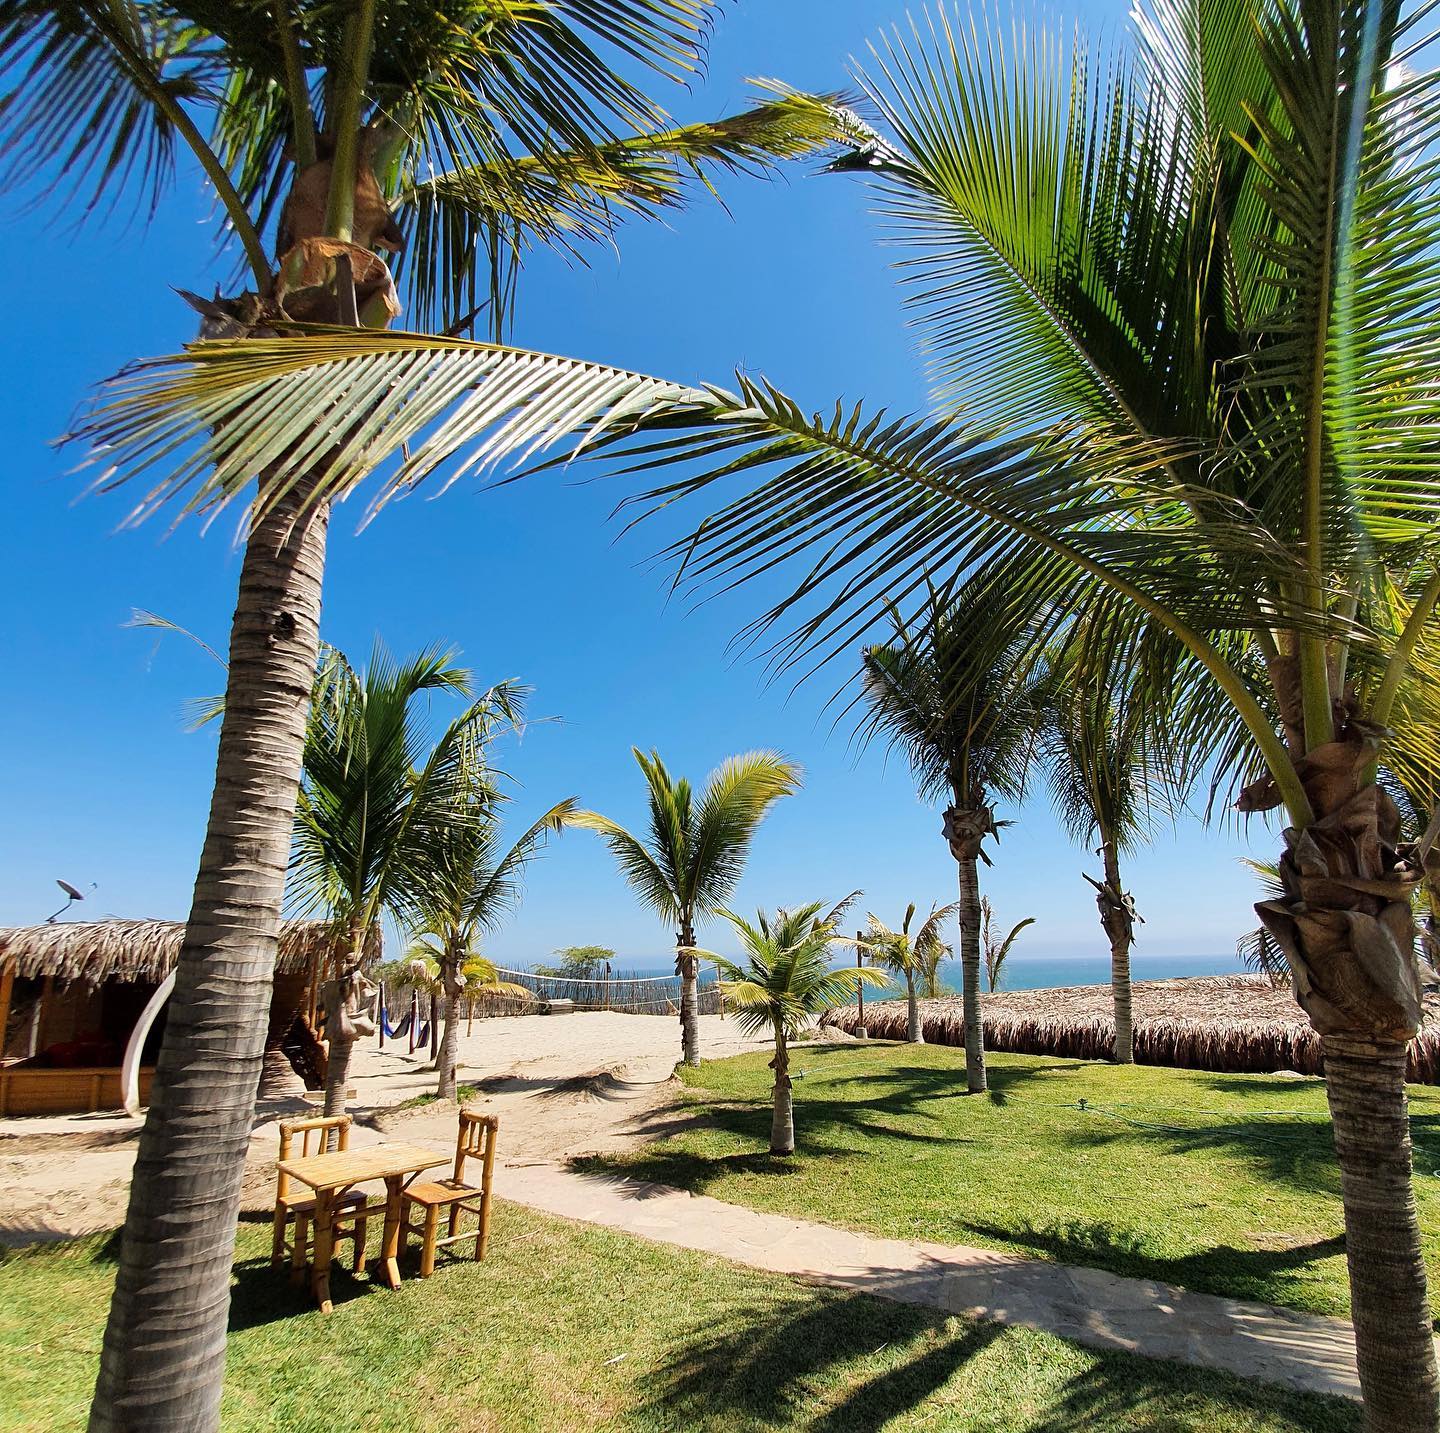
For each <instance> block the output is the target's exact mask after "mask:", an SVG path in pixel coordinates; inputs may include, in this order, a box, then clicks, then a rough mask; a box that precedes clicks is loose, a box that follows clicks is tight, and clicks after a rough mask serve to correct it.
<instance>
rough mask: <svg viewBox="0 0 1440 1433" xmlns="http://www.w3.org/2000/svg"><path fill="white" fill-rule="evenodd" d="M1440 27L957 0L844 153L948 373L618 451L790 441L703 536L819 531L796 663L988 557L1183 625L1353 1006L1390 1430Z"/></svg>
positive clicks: (1152, 671)
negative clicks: (873, 201)
mask: <svg viewBox="0 0 1440 1433" xmlns="http://www.w3.org/2000/svg"><path fill="white" fill-rule="evenodd" d="M1436 38H1437V35H1436V33H1435V30H1434V19H1433V12H1431V11H1429V10H1428V9H1427V8H1426V7H1423V6H1419V5H1401V4H1396V5H1385V4H1382V3H1380V0H1147V3H1146V4H1145V5H1144V7H1143V8H1142V9H1141V11H1140V12H1139V16H1138V19H1137V22H1136V26H1135V32H1134V34H1133V36H1132V37H1131V43H1130V44H1129V45H1128V47H1127V48H1126V49H1125V50H1124V51H1123V52H1121V53H1119V54H1115V55H1108V56H1107V55H1102V56H1100V57H1098V59H1097V57H1096V56H1094V55H1093V54H1091V53H1089V47H1088V46H1087V45H1086V43H1085V41H1084V40H1083V38H1082V37H1076V38H1074V39H1073V40H1072V39H1071V38H1069V37H1068V34H1067V33H1062V32H1060V31H1059V30H1058V29H1055V28H1052V27H1050V26H1047V25H1046V24H1043V23H1041V24H1038V25H1027V26H1025V27H1024V28H1023V29H1017V30H1012V29H1010V28H1009V27H1008V26H1005V27H1002V26H1001V24H1000V23H999V22H994V23H991V24H986V23H984V22H976V23H974V24H972V23H971V21H970V20H969V19H968V18H966V19H965V20H964V21H963V22H962V23H952V21H951V19H950V17H949V14H948V13H947V12H945V11H940V12H938V13H936V14H934V15H933V16H932V18H931V23H930V25H929V27H928V29H927V28H922V27H920V26H918V25H917V26H915V27H914V28H913V29H912V31H911V33H910V34H909V35H908V36H905V35H901V34H899V33H897V34H895V35H893V36H890V37H887V38H886V39H885V40H883V41H882V42H881V43H880V44H879V45H878V46H877V49H876V54H877V57H878V59H877V65H878V70H877V74H876V77H875V78H874V79H873V80H869V79H866V78H865V77H863V76H862V82H863V83H864V84H865V86H866V88H867V90H868V92H869V96H870V98H871V99H872V101H873V102H874V105H875V107H876V109H877V110H878V112H879V114H880V122H881V124H882V126H883V129H884V132H883V133H880V132H878V131H877V132H876V133H875V134H873V135H872V137H871V138H870V139H869V140H868V141H867V142H866V143H865V144H864V145H863V146H862V147H861V148H860V149H859V150H857V153H856V154H855V155H854V156H853V157H851V158H850V159H848V160H846V161H843V162H842V163H841V164H840V166H839V167H841V168H845V169H850V170H855V171H859V172H863V173H865V174H867V175H871V176H874V177H875V179H876V181H877V183H878V185H879V192H880V201H879V202H880V204H881V206H882V209H883V211H884V212H885V214H886V215H887V216H888V218H889V220H891V221H892V222H893V224H894V226H895V227H896V229H897V230H898V232H899V236H900V238H901V239H902V241H905V242H908V243H910V244H911V245H912V246H913V249H914V257H913V262H911V263H909V264H908V265H907V266H906V276H907V281H908V284H909V288H910V294H911V299H912V311H913V312H914V314H915V315H916V317H917V320H918V321H919V322H920V323H921V324H922V325H923V326H924V328H925V330H926V346H927V350H928V351H929V353H930V354H931V356H932V374H933V379H934V388H935V404H936V411H935V412H934V413H933V414H932V415H930V416H922V417H914V418H906V417H898V416H895V415H893V414H887V413H885V412H883V410H882V411H879V412H876V411H872V410H870V409H868V408H867V407H866V406H865V405H863V404H859V405H853V406H837V407H836V408H835V409H834V410H826V409H823V408H822V409H821V410H820V413H819V414H818V415H814V410H813V409H811V408H809V407H808V406H807V407H806V408H802V407H800V405H798V404H797V403H795V402H794V401H793V400H791V399H789V398H787V397H786V396H785V395H784V394H783V393H781V392H779V391H778V390H776V389H774V388H773V387H770V386H769V385H766V384H764V383H761V382H758V381H746V382H744V383H743V384H742V385H741V388H740V390H739V392H738V393H736V394H726V393H723V392H721V391H720V390H716V389H712V390H709V392H708V395H707V398H706V400H705V401H703V402H695V401H693V400H687V401H686V402H685V403H683V404H681V405H679V406H678V407H677V408H675V409H673V410H672V411H671V412H670V413H669V414H667V415H664V421H665V428H664V431H663V432H662V433H661V434H660V436H658V437H654V438H652V437H650V436H648V434H645V433H642V434H640V435H639V436H630V437H629V438H628V440H627V441H628V444H629V446H628V447H626V448H624V449H623V450H621V449H617V448H616V446H615V445H614V444H612V445H611V446H610V447H609V449H608V451H609V453H610V454H611V456H612V458H615V459H617V461H619V462H621V463H623V464H624V465H626V466H629V467H632V468H634V467H638V465H640V464H645V463H651V464H653V463H654V462H655V461H656V460H657V458H658V459H660V460H663V461H666V462H680V463H690V462H692V461H695V460H698V464H697V466H695V467H694V468H692V469H690V470H689V472H688V473H687V476H685V477H684V478H683V479H681V480H680V481H678V482H675V483H671V484H668V485H667V486H666V488H665V489H664V490H663V493H657V494H654V495H652V498H651V501H663V502H665V503H666V504H673V503H674V502H675V501H676V500H677V499H678V498H680V497H682V496H684V495H685V494H686V493H690V492H695V491H698V490H700V489H702V488H704V487H706V486H707V485H708V484H710V483H711V482H715V481H718V480H721V479H722V478H723V480H724V481H726V482H727V483H732V482H734V481H735V480H736V479H737V478H738V477H740V476H742V475H744V474H746V473H747V472H757V471H758V472H760V473H761V474H762V476H761V478H760V479H759V484H758V486H756V487H755V488H754V489H753V490H752V491H749V492H742V493H740V494H739V495H737V496H734V497H732V498H731V499H730V500H729V502H728V503H727V504H726V505H725V506H724V507H722V508H721V509H720V510H719V511H718V512H716V513H715V514H714V515H713V516H711V517H709V518H707V519H706V520H705V522H704V523H703V524H701V526H700V527H699V528H698V529H697V531H696V532H695V533H694V534H693V535H692V536H690V537H688V538H685V539H682V540H681V541H680V542H679V543H678V544H677V549H676V550H677V551H678V552H679V553H681V554H683V556H684V559H685V563H686V570H687V571H688V572H689V573H691V574H694V575H695V576H696V577H699V578H702V579H711V580H714V581H717V582H723V583H726V584H731V583H733V582H735V581H737V580H741V579H742V578H743V577H744V575H745V574H747V573H751V572H758V571H760V570H761V569H763V570H764V571H765V572H767V573H772V572H773V571H774V569H775V567H776V565H777V564H779V563H783V562H784V561H785V560H786V559H787V558H788V557H789V556H791V555H792V554H800V553H805V554H806V557H805V561H804V564H803V571H804V579H803V581H802V582H801V583H800V584H798V585H797V586H796V588H795V589H794V591H793V592H792V593H791V594H790V595H789V596H788V599H787V598H786V597H783V596H782V598H781V600H779V601H778V602H775V603H773V604H772V605H771V608H770V612H769V615H768V617H767V618H766V619H765V620H766V621H767V622H776V621H779V620H781V618H782V617H783V616H784V614H786V613H787V612H792V611H794V609H795V606H796V604H797V603H802V602H803V603H818V604H820V605H821V608H822V611H821V614H820V615H816V616H812V617H810V618H808V619H806V620H805V621H804V623H803V624H802V625H801V626H800V627H799V629H798V630H797V632H796V634H795V636H794V637H793V639H792V643H791V647H790V650H789V653H788V655H789V657H791V658H793V659H795V660H799V659H800V658H801V657H802V656H803V657H805V658H806V659H807V660H811V661H813V660H815V659H816V657H817V653H816V648H817V646H822V645H823V646H825V647H828V648H829V649H830V650H831V651H832V652H834V651H839V650H842V649H843V645H844V643H845V642H847V641H849V640H851V637H850V634H851V633H853V632H854V631H855V630H857V629H861V630H863V629H864V627H865V626H867V625H868V624H869V623H871V622H874V621H875V620H877V619H878V618H879V616H880V615H881V614H882V613H883V612H884V611H885V610H887V608H888V607H890V606H892V605H894V604H896V603H897V602H899V603H904V604H907V605H909V604H913V603H914V602H915V598H914V596H913V595H912V594H914V593H916V592H917V591H918V590H919V589H920V587H921V585H922V584H923V582H924V581H926V580H931V581H933V580H938V578H940V577H943V576H944V575H946V574H949V573H952V572H956V571H965V572H967V573H973V574H975V577H976V580H989V581H991V582H992V583H999V582H1001V581H1002V580H1003V581H1004V582H1006V583H1007V584H1008V586H1009V588H1010V589H1011V590H1015V591H1018V592H1022V593H1023V594H1024V595H1025V597H1026V600H1027V601H1029V602H1032V603H1035V604H1037V605H1041V604H1043V605H1044V606H1045V607H1046V608H1047V609H1048V610H1050V611H1053V612H1055V613H1058V614H1060V615H1059V618H1058V619H1057V620H1058V621H1059V622H1061V623H1063V622H1065V621H1068V620H1070V619H1071V618H1072V617H1073V618H1079V617H1082V616H1087V615H1088V617H1089V618H1090V619H1091V620H1097V621H1101V622H1102V625H1103V626H1104V627H1105V628H1106V630H1107V633H1108V635H1107V638H1106V640H1107V641H1108V642H1109V643H1110V644H1111V645H1112V646H1113V647H1114V648H1115V649H1116V650H1121V649H1123V648H1124V647H1125V646H1126V645H1127V644H1131V643H1133V642H1134V640H1135V638H1136V634H1137V632H1139V631H1140V630H1141V629H1142V628H1148V629H1150V630H1151V631H1152V632H1153V633H1154V634H1155V642H1154V660H1153V661H1152V662H1151V663H1150V664H1149V665H1148V666H1147V668H1146V670H1145V671H1144V672H1143V673H1142V677H1143V680H1144V682H1145V683H1146V684H1147V685H1148V686H1149V687H1150V689H1151V690H1152V691H1153V693H1154V696H1155V699H1156V701H1157V703H1158V704H1159V705H1161V706H1162V707H1164V708H1165V709H1166V710H1168V711H1170V712H1171V713H1172V715H1171V716H1170V717H1169V718H1167V725H1169V726H1170V728H1171V734H1172V745H1173V747H1174V749H1176V750H1179V751H1182V752H1183V753H1184V754H1185V755H1186V757H1187V758H1188V759H1189V761H1190V763H1191V764H1192V765H1193V767H1195V768H1204V767H1206V766H1210V767H1212V768H1213V769H1214V770H1215V771H1216V772H1217V773H1218V774H1219V777H1220V780H1221V784H1222V787H1223V786H1224V785H1225V784H1229V785H1230V787H1231V789H1232V790H1238V792H1239V795H1238V807H1239V809H1240V810H1241V811H1242V812H1256V811H1269V810H1276V811H1280V810H1282V809H1283V813H1284V821H1285V828H1286V829H1285V835H1284V840H1285V851H1284V853H1283V855H1282V857H1281V862H1280V870H1281V880H1282V885H1283V890H1284V894H1283V895H1282V896H1281V897H1279V898H1277V899H1273V900H1268V901H1263V902H1261V903H1260V905H1259V914H1260V916H1261V919H1262V920H1263V921H1264V923H1265V925H1266V927H1267V929H1268V930H1269V931H1270V933H1271V934H1272V936H1273V937H1274V939H1275V940H1276V941H1277V942H1278V944H1279V945H1280V946H1281V948H1282V949H1283V950H1284V952H1285V957H1286V960H1287V962H1288V964H1289V966H1290V970H1291V973H1292V978H1293V982H1294V988H1295V992H1296V996H1297V998H1298V1000H1299V1002H1300V1004H1301V1006H1302V1007H1303V1008H1304V1010H1305V1012H1306V1014H1307V1015H1308V1017H1309V1019H1310V1021H1311V1023H1312V1025H1313V1026H1314V1027H1315V1029H1316V1030H1317V1031H1318V1032H1319V1034H1320V1036H1321V1039H1322V1042H1323V1045H1324V1050H1325V1070H1326V1087H1327V1091H1328V1095H1329V1101H1330V1109H1331V1114H1332V1118H1333V1123H1334V1130H1335V1143H1336V1151H1337V1154H1338V1156H1339V1162H1340V1168H1341V1187H1342V1194H1343V1198H1344V1203H1345V1210H1346V1229H1347V1235H1346V1239H1347V1244H1346V1251H1347V1259H1348V1263H1349V1269H1350V1280H1351V1294H1352V1308H1353V1312H1354V1321H1355V1328H1356V1339H1357V1348H1358V1362H1359V1371H1360V1382H1361V1387H1362V1390H1363V1393H1364V1398H1365V1405H1366V1418H1367V1427H1368V1428H1369V1429H1371V1430H1375V1433H1378V1430H1382V1429H1383V1430H1385V1433H1421V1430H1423V1433H1433V1430H1434V1429H1435V1427H1436V1425H1437V1422H1440V1379H1437V1375H1436V1363H1435V1352H1434V1346H1433V1342H1432V1329H1431V1314H1430V1307H1429V1300H1428V1297H1427V1291H1426V1284H1425V1270H1424V1263H1423V1260H1422V1257H1421V1244H1420V1233H1419V1227H1418V1223H1417V1219H1416V1213H1415V1201H1414V1194H1413V1190H1412V1187H1411V1158H1410V1139H1409V1125H1408V1120H1407V1108H1406V1098H1405V1083H1404V1079H1405V1048H1406V1045H1407V1043H1408V1041H1409V1040H1410V1039H1411V1038H1412V1037H1413V1035H1414V1034H1415V1032H1416V1030H1417V1028H1418V1026H1419V1022H1420V1019H1421V1011H1422V1006H1421V986H1420V972H1419V966H1418V961H1417V957H1416V954H1415V949H1414V946H1415V942H1414V938H1413V937H1414V926H1413V920H1412V917H1411V911H1410V903H1409V893H1410V890H1411V889H1412V887H1413V885H1414V884H1415V882H1416V881H1417V880H1418V879H1419V874H1420V872H1419V853H1418V852H1416V851H1414V850H1413V849H1412V848H1411V847H1410V846H1409V845H1407V844H1405V843H1404V842H1403V841H1402V839H1401V835H1402V828H1401V823H1400V820H1399V818H1398V814H1397V811H1396V808H1395V804H1394V802H1393V800H1392V799H1391V798H1390V796H1389V794H1388V793H1387V791H1386V790H1385V789H1384V787H1383V786H1382V785H1381V784H1379V783H1377V779H1376V777H1377V771H1379V770H1380V769H1381V767H1385V768H1388V769H1389V770H1391V771H1392V772H1393V771H1394V770H1396V769H1397V767H1398V766H1401V765H1404V764H1407V763H1409V762H1410V761H1411V760H1413V759H1414V757H1415V756H1416V754H1417V753H1422V754H1424V755H1425V756H1426V757H1427V758H1430V760H1428V761H1427V763H1426V764H1428V765H1430V767H1431V769H1433V756H1434V753H1435V748H1436V746H1437V743H1440V733H1437V730H1436V728H1435V726H1434V725H1433V723H1431V724H1429V725H1428V726H1427V724H1426V723H1425V722H1423V721H1421V720H1417V719H1416V713H1417V712H1418V711H1420V710H1422V709H1423V707H1424V706H1425V705H1426V703H1425V702H1424V701H1423V700H1422V699H1419V694H1420V693H1422V692H1423V689H1424V686H1425V685H1426V682H1427V681H1428V680H1430V674H1431V673H1432V672H1433V668H1434V664H1433V653H1434V651H1435V650H1436V639H1437V635H1440V634H1437V623H1436V610H1437V604H1440V567H1437V565H1436V561H1435V539H1436V533H1437V523H1440V501H1437V499H1440V443H1437V442H1436V441H1435V434H1436V432H1437V431H1440V390H1437V388H1436V385H1435V381H1434V375H1435V373H1436V371H1437V368H1440V321H1437V318H1436V309H1435V303H1434V296H1435V294H1436V293H1437V292H1440V203H1437V198H1440V169H1437V167H1436V165H1435V163H1434V161H1433V154H1434V146H1435V142H1436V139H1437V129H1440V72H1437V70H1435V69H1434V68H1425V66H1430V65H1431V63H1432V56H1433V54H1434V49H1433V45H1434V41H1435V40H1436ZM639 426H640V427H642V428H643V427H644V426H645V425H643V424H641V425H639ZM618 439H619V435H617V440H618ZM622 451H623V453H624V456H623V457H621V456H619V454H620V453H621V452H622ZM817 543H818V544H819V545H820V546H819V548H818V551H819V553H820V554H821V556H820V557H819V558H818V559H817V557H816V553H815V551H813V550H812V551H807V549H811V546H812V544H817ZM982 615H985V614H982ZM990 615H996V614H990ZM1002 615H1003V614H1002ZM1051 635H1053V634H1051Z"/></svg>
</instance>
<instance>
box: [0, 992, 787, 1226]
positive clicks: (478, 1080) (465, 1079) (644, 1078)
mask: <svg viewBox="0 0 1440 1433" xmlns="http://www.w3.org/2000/svg"><path fill="white" fill-rule="evenodd" d="M700 1030H701V1036H700V1043H701V1050H702V1052H703V1054H704V1055H705V1057H706V1058H721V1057H723V1056H726V1055H734V1054H739V1053H740V1052H741V1051H744V1050H748V1049H757V1048H760V1047H762V1046H763V1045H765V1044H767V1043H768V1042H766V1041H764V1040H759V1041H756V1040H750V1039H747V1038H746V1037H744V1036H743V1035H741V1034H740V1032H739V1030H738V1029H737V1027H736V1025H735V1022H734V1021H733V1020H722V1019H721V1018H720V1017H719V1016H718V1015H702V1016H701V1017H700ZM679 1050H680V1031H679V1022H678V1021H676V1020H674V1019H671V1018H668V1017H660V1016H651V1015H621V1014H617V1013H615V1012H613V1011H587V1012H580V1013H576V1014H573V1015H549V1016H547V1015H521V1016H515V1017H511V1018H506V1019H494V1020H477V1021H476V1022H475V1026H474V1031H473V1033H472V1034H470V1035H469V1036H466V1035H465V1034H464V1031H463V1028H462V1032H461V1036H460V1069H459V1076H460V1080H461V1082H462V1083H464V1084H468V1085H472V1086H474V1087H475V1088H476V1089H477V1091H478V1095H477V1096H476V1098H475V1100H474V1101H472V1103H475V1104H477V1105H479V1106H480V1107H481V1108H483V1109H485V1110H487V1111H490V1112H492V1113H494V1114H497V1115H499V1116H500V1120H501V1143H500V1153H499V1157H500V1160H501V1163H502V1164H509V1165H522V1164H547V1163H555V1162H559V1161H563V1160H565V1159H567V1158H569V1157H570V1156H571V1155H576V1154H583V1153H586V1152H588V1151H592V1150H604V1149H617V1148H624V1147H626V1146H629V1145H632V1144H634V1143H636V1142H638V1141H641V1140H644V1139H646V1138H650V1137H654V1135H655V1134H656V1133H658V1132H659V1131H660V1130H661V1129H662V1128H663V1127H664V1123H665V1121H664V1114H665V1111H666V1109H667V1108H668V1107H669V1106H670V1105H671V1104H672V1103H673V1099H674V1093H675V1090H676V1088H677V1082H676V1080H675V1079H674V1075H673V1071H674V1066H675V1062H676V1060H677V1059H678V1058H679ZM351 1087H352V1088H353V1089H354V1091H355V1097H354V1098H353V1099H352V1100H351V1101H350V1102H349V1110H350V1113H351V1114H352V1115H353V1116H354V1117H355V1127H354V1130H353V1133H352V1136H351V1139H352V1143H354V1144H363V1143H366V1142H369V1141H373V1140H378V1139H381V1138H387V1137H388V1138H397V1137H400V1133H401V1131H402V1130H403V1137H404V1138H406V1139H410V1140H414V1141H417V1142H419V1143H423V1144H432V1145H434V1146H436V1147H437V1148H446V1147H449V1146H451V1145H452V1144H453V1141H454V1138H455V1106H454V1105H453V1104H441V1103H439V1102H434V1103H430V1104H426V1105H422V1106H420V1107H418V1108H415V1109H409V1110H400V1109H397V1108H396V1107H397V1106H398V1105H401V1104H403V1103H404V1102H405V1101H407V1100H410V1099H412V1098H413V1097H415V1096H416V1095H423V1094H426V1093H429V1092H431V1091H433V1090H434V1088H435V1074H434V1071H433V1070H431V1069H430V1068H429V1064H428V1052H426V1053H422V1052H420V1051H416V1052H415V1054H414V1055H410V1054H408V1053H407V1052H406V1049H405V1043H404V1042H403V1041H401V1042H399V1043H398V1044H396V1043H395V1042H387V1043H386V1047H385V1049H384V1050H380V1049H378V1048H377V1047H376V1045H375V1042H373V1041H367V1042H366V1043H365V1044H364V1045H363V1046H360V1047H357V1049H356V1051H355V1053H354V1057H353V1063H352V1066H351ZM314 1108H315V1106H314V1105H313V1104H311V1103H308V1102H306V1101H305V1100H302V1099H298V1098H297V1099H288V1100H275V1101H267V1102H266V1103H265V1104H264V1105H263V1106H262V1107H261V1108H259V1109H258V1110H257V1111H256V1124H255V1130H254V1133H253V1135H252V1136H251V1148H250V1157H249V1160H248V1162H247V1171H246V1178H245V1192H244V1204H245V1207H246V1208H250V1209H263V1208H268V1207H269V1205H270V1203H271V1202H272V1200H273V1192H274V1178H275V1175H274V1160H275V1153H276V1148H277V1143H278V1137H279V1136H278V1131H277V1124H278V1122H279V1121H280V1120H281V1119H287V1118H294V1117H295V1116H297V1115H300V1114H304V1113H306V1112H310V1111H313V1110H314ZM140 1123H141V1122H140V1121H139V1120H132V1119H129V1118H127V1117H126V1116H124V1115H116V1114H103V1113H102V1114H93V1115H57V1116H51V1117H27V1118H17V1119H3V1120H0V1243H7V1244H20V1243H30V1242H34V1241H36V1240H46V1239H58V1238H65V1237H70V1236H73V1235H76V1234H81V1233H87V1232H90V1231H92V1230H96V1229H107V1228H113V1227H114V1226H115V1225H117V1224H119V1223H120V1222H121V1221H122V1220H123V1219H124V1217H125V1204H126V1199H127V1195H128V1190H129V1183H130V1169H131V1166H132V1165H133V1163H134V1160H135V1150H136V1141H137V1139H138V1136H139V1130H140Z"/></svg>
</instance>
